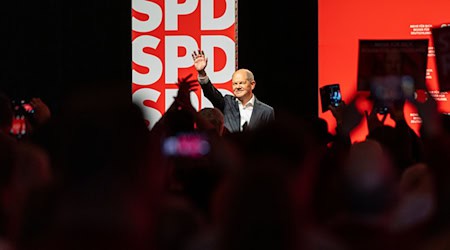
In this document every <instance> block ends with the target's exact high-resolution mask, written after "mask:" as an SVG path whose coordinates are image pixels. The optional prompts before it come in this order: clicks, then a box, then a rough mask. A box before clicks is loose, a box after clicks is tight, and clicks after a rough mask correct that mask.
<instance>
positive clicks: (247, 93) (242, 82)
mask: <svg viewBox="0 0 450 250" xmlns="http://www.w3.org/2000/svg"><path fill="white" fill-rule="evenodd" d="M231 80H232V82H233V84H232V89H233V93H234V95H235V96H236V97H237V98H238V99H241V98H246V97H248V98H251V96H252V91H253V88H254V87H255V82H250V81H249V80H247V74H246V73H245V72H244V71H237V72H236V73H235V74H234V75H233V78H232V79H231Z"/></svg>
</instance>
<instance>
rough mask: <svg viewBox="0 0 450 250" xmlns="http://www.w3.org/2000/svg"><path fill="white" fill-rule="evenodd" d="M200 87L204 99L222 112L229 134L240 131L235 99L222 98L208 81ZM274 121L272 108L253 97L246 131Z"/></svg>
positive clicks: (229, 96) (230, 96)
mask: <svg viewBox="0 0 450 250" xmlns="http://www.w3.org/2000/svg"><path fill="white" fill-rule="evenodd" d="M200 86H201V87H202V90H203V93H204V95H205V97H206V98H208V100H209V101H210V102H211V103H212V104H213V106H214V107H216V108H218V109H220V110H221V111H222V113H223V116H224V123H225V124H224V126H225V128H227V129H228V131H229V132H231V133H233V132H239V131H241V115H240V113H239V104H238V100H237V98H236V97H235V96H232V95H224V96H223V95H222V93H220V91H219V90H217V89H216V88H215V87H214V85H212V83H211V81H210V80H208V81H207V82H206V83H204V84H200ZM274 119H275V112H274V109H273V107H271V106H269V105H267V104H265V103H263V102H261V101H259V100H258V99H257V98H256V96H255V104H254V106H253V111H252V116H251V117H250V122H249V124H248V126H247V129H253V128H256V127H258V126H261V125H264V124H266V123H269V122H270V121H272V120H274Z"/></svg>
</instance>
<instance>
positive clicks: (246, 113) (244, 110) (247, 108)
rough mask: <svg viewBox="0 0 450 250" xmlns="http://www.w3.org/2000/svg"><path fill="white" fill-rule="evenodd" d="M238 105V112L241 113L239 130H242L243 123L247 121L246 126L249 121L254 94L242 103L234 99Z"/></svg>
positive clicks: (253, 103)
mask: <svg viewBox="0 0 450 250" xmlns="http://www.w3.org/2000/svg"><path fill="white" fill-rule="evenodd" d="M236 100H237V102H238V106H239V113H240V115H241V131H243V125H244V124H245V123H247V126H248V125H249V123H250V118H251V117H252V112H253V106H254V105H255V95H252V98H250V100H249V101H248V102H247V103H246V104H245V105H243V104H242V102H241V101H239V99H236Z"/></svg>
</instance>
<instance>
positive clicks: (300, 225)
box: [0, 75, 450, 250]
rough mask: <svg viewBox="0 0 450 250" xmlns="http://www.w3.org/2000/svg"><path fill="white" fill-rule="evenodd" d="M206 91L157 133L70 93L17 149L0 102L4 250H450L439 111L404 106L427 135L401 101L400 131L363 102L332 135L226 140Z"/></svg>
mask: <svg viewBox="0 0 450 250" xmlns="http://www.w3.org/2000/svg"><path fill="white" fill-rule="evenodd" d="M198 84H199V83H198V80H197V79H196V78H195V77H194V76H193V75H187V76H183V77H180V78H179V79H178V94H177V96H176V97H175V99H174V102H173V104H172V106H171V107H170V108H168V110H167V111H166V112H165V113H164V114H163V116H162V118H161V119H160V120H158V121H156V123H155V126H154V127H153V128H152V129H151V130H149V129H148V127H147V124H146V122H145V120H144V118H143V114H142V112H141V109H140V108H139V107H138V106H137V105H135V104H133V103H131V102H129V99H127V98H124V96H123V94H122V93H121V92H120V90H119V89H117V90H116V89H114V88H112V89H110V90H109V91H108V92H104V91H102V90H96V89H95V88H90V89H89V91H79V92H74V93H73V95H71V96H70V98H67V100H65V102H64V103H63V104H61V105H63V109H64V110H65V112H63V113H58V114H53V113H52V112H51V110H50V109H49V108H48V106H47V105H46V104H45V100H41V99H39V98H34V99H33V101H32V102H31V104H32V105H33V106H34V108H35V113H34V114H32V117H28V118H27V119H33V121H34V122H33V123H31V125H30V126H31V127H30V128H29V130H28V131H27V134H26V136H24V137H21V138H17V137H15V136H14V135H12V134H10V126H11V124H12V122H13V116H14V110H13V108H12V106H11V100H10V99H9V97H8V96H7V95H6V94H3V95H1V96H0V104H1V106H0V125H1V132H0V162H1V165H0V166H1V169H0V173H1V174H0V188H1V200H0V249H2V250H3V249H10V250H31V249H33V250H41V249H42V250H43V249H46V250H53V249H55V250H56V249H58V250H60V249H96V250H97V249H99V250H100V249H105V250H106V249H108V250H115V249H127V250H135V249H136V250H144V249H147V250H148V249H152V250H153V249H154V250H207V249H210V250H230V249H233V250H236V249H246V250H247V249H258V250H264V249H271V250H272V249H277V250H283V249H286V250H294V249H306V250H356V249H358V250H360V249H373V250H375V249H377V250H378V249H380V250H381V249H383V250H390V249H408V250H413V249H414V250H425V249H426V250H430V249H447V248H446V247H447V245H448V244H449V240H450V220H449V217H448V216H447V212H448V211H449V209H450V184H449V183H450V179H449V178H450V170H449V169H450V168H448V166H447V165H448V164H449V163H450V153H449V149H450V145H449V144H450V140H449V136H450V122H449V121H450V118H449V116H448V115H446V114H442V113H440V112H439V111H438V109H437V105H436V102H435V100H434V99H433V98H428V99H426V100H425V101H424V102H419V101H416V100H406V101H409V102H411V103H412V104H413V105H414V106H415V107H416V108H417V110H418V113H419V115H420V117H421V119H422V125H421V129H420V135H419V134H416V133H415V132H414V131H413V130H412V129H411V128H410V127H409V126H408V124H407V123H406V121H405V117H404V114H403V105H404V104H405V103H404V102H403V103H399V104H398V105H396V106H393V107H390V109H389V112H388V114H385V116H390V117H391V118H392V119H393V120H394V121H395V126H390V125H385V124H384V119H385V117H384V118H383V117H382V118H380V117H379V115H378V114H376V112H375V111H374V110H368V111H366V113H365V114H364V113H363V114H361V113H359V111H358V109H356V108H355V103H356V101H357V100H358V98H361V96H360V95H359V94H358V93H355V95H354V96H352V97H351V98H349V100H348V103H347V102H344V101H342V103H341V104H340V105H339V106H337V107H334V106H330V110H331V111H330V112H332V114H333V117H334V118H335V119H336V124H337V127H336V134H330V133H329V129H328V124H327V122H326V121H325V120H323V119H321V118H317V119H304V118H301V117H298V116H296V115H293V114H290V113H289V112H283V111H280V112H278V113H277V117H276V119H274V120H272V121H270V122H268V123H267V124H264V125H263V126H260V127H257V128H254V129H252V130H243V131H237V132H230V131H228V130H227V129H226V128H225V127H224V115H223V113H222V112H221V110H220V109H217V108H204V109H201V110H196V109H195V108H194V107H193V105H192V104H191V102H190V99H189V94H190V92H191V91H195V89H196V88H198V87H199V85H198ZM99 99H101V100H103V101H102V102H98V101H97V100H99ZM80 100H82V101H80ZM406 101H405V102H406ZM364 119H366V120H367V125H368V128H369V129H368V131H369V132H368V134H367V136H366V139H365V140H363V141H357V142H353V143H352V142H351V140H350V133H351V131H352V130H353V129H354V128H356V127H357V126H358V125H359V124H360V123H361V121H362V120H364Z"/></svg>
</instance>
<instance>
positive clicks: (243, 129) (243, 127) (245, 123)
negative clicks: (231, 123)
mask: <svg viewBox="0 0 450 250" xmlns="http://www.w3.org/2000/svg"><path fill="white" fill-rule="evenodd" d="M246 129H247V121H245V122H244V124H242V131H245V130H246Z"/></svg>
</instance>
